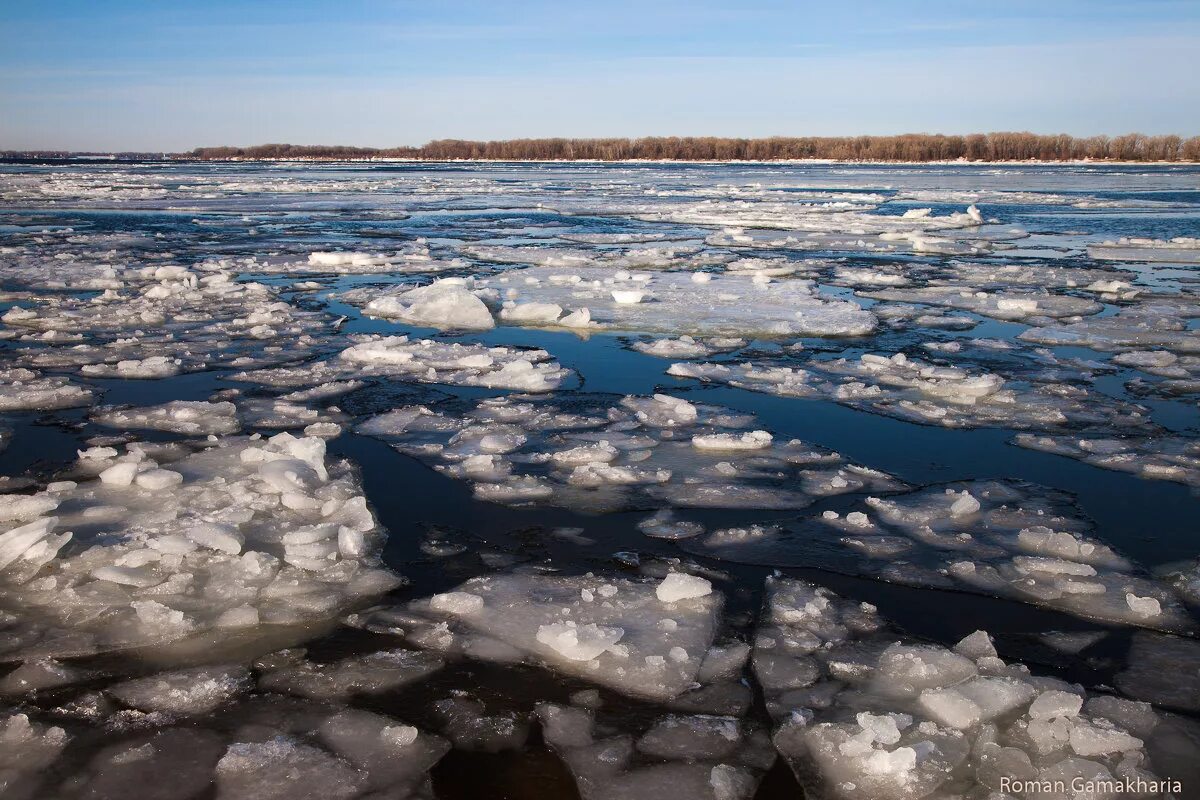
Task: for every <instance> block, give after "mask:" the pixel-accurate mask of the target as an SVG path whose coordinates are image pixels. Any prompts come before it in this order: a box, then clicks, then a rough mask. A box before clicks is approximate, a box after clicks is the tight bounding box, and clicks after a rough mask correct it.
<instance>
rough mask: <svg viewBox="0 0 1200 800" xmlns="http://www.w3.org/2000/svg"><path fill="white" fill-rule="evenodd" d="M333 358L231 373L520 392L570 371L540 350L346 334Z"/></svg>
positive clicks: (289, 383) (545, 387)
mask: <svg viewBox="0 0 1200 800" xmlns="http://www.w3.org/2000/svg"><path fill="white" fill-rule="evenodd" d="M347 338H348V339H349V341H351V342H354V344H352V345H351V346H349V347H347V348H346V349H344V350H342V351H341V353H339V354H338V356H337V358H334V359H329V360H326V361H317V362H312V363H309V364H305V365H303V366H300V367H276V368H268V369H256V370H254V371H252V372H241V373H236V374H234V375H233V376H232V378H233V379H234V380H238V381H244V382H247V383H256V384H260V385H265V386H271V387H275V388H291V389H297V390H300V389H306V388H309V387H312V386H313V385H314V384H320V383H329V382H345V381H355V382H358V381H362V380H365V379H370V378H390V379H399V380H404V381H412V382H415V383H442V384H448V385H452V386H483V387H488V388H492V389H514V390H519V391H524V392H548V391H551V390H553V389H557V388H558V387H559V386H560V385H561V384H562V383H563V382H564V381H565V380H566V379H567V378H568V377H569V376H570V375H572V374H573V373H572V372H571V371H570V370H568V369H565V368H563V367H562V366H561V365H560V364H559V363H558V362H557V361H554V360H552V359H551V357H550V354H549V353H547V352H546V351H545V350H534V349H521V348H516V347H488V346H486V345H482V344H462V343H459V342H440V341H436V340H433V339H412V338H409V337H407V336H350V337H347Z"/></svg>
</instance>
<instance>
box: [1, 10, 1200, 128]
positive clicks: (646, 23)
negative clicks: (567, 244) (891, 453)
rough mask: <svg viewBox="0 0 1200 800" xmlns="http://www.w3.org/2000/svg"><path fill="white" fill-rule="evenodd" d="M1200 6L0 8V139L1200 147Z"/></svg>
mask: <svg viewBox="0 0 1200 800" xmlns="http://www.w3.org/2000/svg"><path fill="white" fill-rule="evenodd" d="M1198 76H1200V0H1136V1H1131V2H1108V1H1107V0H1061V1H1058V2H1056V1H1055V0H1040V1H1039V2H1031V1H1027V0H1006V1H1005V2H982V1H980V0H954V1H953V2H950V1H947V0H905V1H903V2H902V1H900V0H897V1H895V2H892V1H890V0H875V1H874V2H855V0H841V2H828V1H826V2H820V3H809V2H802V1H801V0H793V1H792V2H776V1H773V0H772V1H769V2H768V1H764V0H738V1H737V2H729V0H726V1H725V2H713V1H712V0H686V1H685V0H679V1H676V0H665V1H664V2H655V0H637V1H636V2H631V1H627V0H615V1H614V2H591V3H583V2H572V0H522V1H521V2H508V1H507V0H480V1H478V2H476V1H475V0H472V1H471V2H454V1H452V0H451V1H447V2H438V0H424V1H423V2H408V1H407V0H340V2H310V0H287V2H276V0H258V1H257V2H246V1H245V0H242V1H240V2H228V1H226V0H190V2H170V1H169V0H146V1H145V2H131V1H130V0H104V1H103V2H97V0H38V1H37V2H33V1H32V0H21V1H18V0H0V149H71V150H100V151H105V150H146V151H159V150H163V151H182V150H190V149H192V148H194V147H199V146H208V145H223V144H231V145H250V144H260V143H265V142H288V143H292V144H347V145H361V146H376V147H389V146H396V145H417V144H422V143H424V142H426V141H429V140H431V139H438V138H460V139H506V138H516V137H540V136H573V137H594V136H651V135H695V136H745V137H757V136H772V135H782V136H788V135H792V136H804V135H809V136H824V135H858V134H893V133H906V132H927V133H969V132H975V131H994V130H1031V131H1035V132H1038V133H1070V134H1074V135H1093V134H1110V135H1113V134H1120V133H1127V132H1129V131H1133V130H1137V131H1141V132H1143V133H1178V134H1182V135H1196V134H1200V77H1198Z"/></svg>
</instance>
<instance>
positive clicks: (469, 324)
mask: <svg viewBox="0 0 1200 800" xmlns="http://www.w3.org/2000/svg"><path fill="white" fill-rule="evenodd" d="M365 311H366V312H367V313H368V314H370V315H372V316H376V317H386V318H389V319H398V320H400V321H402V322H407V323H409V324H411V325H422V326H427V327H431V328H443V329H452V328H461V329H469V330H488V329H491V328H493V327H495V325H496V323H495V321H494V320H493V319H492V313H491V311H489V310H488V307H487V306H486V305H484V303H483V301H482V300H480V299H479V298H478V297H476V296H475V295H474V294H472V293H471V291H470V289H469V288H468V286H467V284H465V283H464V282H463V280H462V279H461V278H447V279H445V280H440V281H435V282H434V283H431V284H429V285H428V286H421V287H419V288H416V289H411V290H409V291H407V292H404V293H402V294H399V295H387V296H384V297H378V298H376V299H374V300H372V301H371V302H369V303H367V305H366V308H365Z"/></svg>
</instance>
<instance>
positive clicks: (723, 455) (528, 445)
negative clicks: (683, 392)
mask: <svg viewBox="0 0 1200 800" xmlns="http://www.w3.org/2000/svg"><path fill="white" fill-rule="evenodd" d="M579 399H580V400H583V398H579ZM753 421H754V420H753V418H752V417H749V416H746V415H738V414H734V413H732V412H729V411H728V410H726V409H722V408H720V407H717V406H709V405H697V404H693V403H690V402H688V401H686V400H682V399H679V398H675V397H671V396H669V395H662V394H659V395H654V396H652V397H637V396H630V397H626V398H622V399H617V398H612V397H605V396H600V397H594V398H591V399H590V401H589V402H587V403H586V404H584V403H582V402H576V403H574V404H572V406H571V407H570V408H569V410H568V408H567V407H564V406H559V405H557V404H554V403H550V402H545V401H540V400H526V401H514V400H510V399H504V398H498V399H497V398H490V399H485V400H481V401H479V402H478V403H475V404H472V405H470V406H467V407H465V408H464V409H463V410H462V411H461V412H460V413H454V411H452V410H451V409H450V408H448V407H447V408H442V407H439V410H437V411H434V410H432V409H430V408H427V407H424V406H407V407H403V408H399V409H395V410H393V411H390V412H387V413H385V414H382V415H379V416H377V417H374V418H372V419H370V420H368V421H366V422H365V423H363V424H362V425H360V426H359V429H358V430H359V432H361V433H366V434H368V435H372V436H378V437H381V438H384V439H385V440H387V441H389V442H391V443H392V445H393V447H395V448H396V449H398V450H399V451H400V452H402V453H406V454H408V455H412V456H415V457H417V458H420V459H422V460H423V461H427V462H430V463H432V464H433V465H434V467H435V468H437V469H438V470H440V471H442V472H444V473H445V474H447V475H450V476H451V477H455V478H459V479H463V480H468V481H471V483H472V484H473V485H474V491H475V495H476V496H477V497H479V498H481V499H484V500H491V501H494V502H500V503H506V504H524V503H541V504H547V505H555V506H562V507H567V508H577V509H581V510H593V511H612V510H618V509H622V508H630V507H638V506H644V505H655V504H657V503H660V502H666V503H668V504H670V505H672V506H682V507H708V508H776V509H778V508H802V507H804V506H807V505H809V504H810V503H811V502H812V501H813V499H814V498H815V497H818V496H824V495H827V494H838V493H842V492H850V491H859V490H862V489H865V488H871V489H874V490H876V491H891V490H894V489H896V488H898V487H901V486H903V484H901V483H900V482H898V481H896V480H894V479H892V478H891V477H890V476H887V475H885V474H883V473H880V472H876V471H873V470H869V469H866V468H863V467H858V466H854V465H851V464H847V463H846V462H845V460H844V459H843V458H842V457H841V456H839V455H837V454H836V453H833V452H830V451H827V450H822V449H820V448H814V447H811V446H809V445H806V444H804V443H803V442H800V441H798V440H790V441H782V440H781V441H776V440H775V439H774V437H772V435H771V434H770V433H769V432H767V431H761V430H753V429H752V427H751V426H752V425H753Z"/></svg>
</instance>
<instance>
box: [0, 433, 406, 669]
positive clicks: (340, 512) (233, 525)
mask: <svg viewBox="0 0 1200 800" xmlns="http://www.w3.org/2000/svg"><path fill="white" fill-rule="evenodd" d="M213 444H214V445H215V446H213V447H211V448H210V449H207V450H203V451H200V452H194V453H191V454H190V455H186V454H187V453H188V448H178V447H175V446H161V447H159V446H156V447H150V448H149V450H147V449H145V448H147V447H149V446H148V445H143V444H139V445H131V446H130V448H129V451H128V452H127V453H125V454H123V455H121V454H118V453H117V451H116V450H115V449H109V450H103V449H102V450H97V451H94V452H87V453H85V454H84V455H85V456H87V457H85V458H81V460H80V462H79V465H78V469H79V470H80V471H81V477H82V476H86V475H88V474H91V475H98V476H99V479H97V480H86V479H81V480H79V481H77V482H68V483H62V484H59V485H57V486H55V487H54V490H53V493H52V496H53V498H54V501H55V506H57V507H56V508H51V507H50V505H49V504H43V505H42V507H43V508H44V510H45V511H47V512H48V511H54V512H55V513H57V514H58V516H57V517H53V516H44V517H41V518H39V519H36V520H34V521H32V522H28V523H25V524H23V525H20V524H18V525H14V524H13V523H12V522H8V523H0V530H3V529H7V530H4V532H0V571H2V573H3V580H2V581H0V596H2V597H3V598H4V602H5V603H6V604H10V603H12V604H16V605H17V607H19V608H21V609H22V611H21V614H20V619H21V621H22V624H31V625H32V624H37V625H39V626H44V627H46V629H47V630H48V631H53V632H54V633H53V634H52V635H49V636H48V641H50V642H51V644H50V645H49V647H48V648H46V646H45V645H43V644H40V643H39V642H37V641H35V640H32V639H31V640H30V641H29V643H28V645H22V644H20V643H18V644H17V645H16V647H15V649H14V650H13V652H12V655H14V656H17V657H20V655H21V652H22V647H25V646H28V647H32V648H35V652H36V648H39V647H41V648H45V649H43V650H42V651H41V652H39V655H55V654H56V653H57V650H56V647H58V646H61V647H63V648H65V652H67V653H70V654H72V655H74V654H76V653H77V652H78V651H77V650H76V648H80V647H82V648H83V652H103V651H107V650H113V649H124V648H129V647H165V646H167V645H168V644H171V643H180V642H181V640H184V639H187V638H188V637H191V636H201V635H205V636H209V640H208V643H207V644H206V645H205V646H206V648H207V649H208V650H210V651H218V650H217V648H219V646H220V645H221V643H222V641H223V639H224V638H225V637H226V636H230V635H232V634H235V633H238V634H239V635H245V634H246V633H249V631H248V630H247V629H250V628H254V629H258V628H259V626H261V625H290V624H311V623H313V622H316V621H318V620H321V619H326V618H329V617H333V616H336V615H337V614H338V613H339V611H340V610H341V609H343V608H344V607H346V606H348V605H350V604H352V603H354V602H357V601H358V600H359V599H360V598H363V597H367V596H371V595H373V594H381V593H383V592H386V591H388V590H389V589H390V588H393V587H394V586H395V585H397V582H398V581H397V578H396V577H395V576H394V575H392V574H391V573H389V572H387V571H386V570H382V569H380V568H378V567H376V566H375V561H374V559H375V556H376V554H377V553H378V551H379V548H380V546H381V536H380V532H379V530H378V528H377V526H376V524H375V520H374V518H373V517H372V516H371V513H370V511H369V510H368V508H367V506H366V501H365V498H363V497H362V494H361V490H360V489H359V488H358V485H357V482H356V479H355V477H354V475H353V473H352V472H351V470H350V468H349V465H347V464H342V463H336V464H330V466H328V467H327V466H326V463H325V448H324V442H323V441H322V440H319V439H301V438H296V437H293V436H291V435H289V434H280V435H278V436H276V437H272V438H271V439H247V438H227V439H221V440H217V441H214V442H213ZM173 447H174V449H173ZM148 452H152V453H154V454H155V455H156V457H158V458H161V459H164V460H166V459H168V458H170V459H175V460H174V461H173V463H171V469H170V470H165V469H162V468H159V467H155V466H154V461H153V460H151V459H150V458H149V457H148V455H147V453H148ZM160 473H165V474H166V475H169V476H171V477H170V479H169V480H163V481H161V482H155V481H151V483H150V485H149V486H147V485H146V481H144V480H142V477H143V476H149V477H150V478H152V479H154V478H156V477H157V476H158V475H159V474H160ZM264 475H265V476H266V477H270V478H272V479H273V480H275V481H276V483H277V484H279V485H283V486H285V488H286V490H287V491H284V492H281V491H280V490H279V485H271V484H270V483H268V482H267V481H265V480H264V479H263V478H264ZM289 476H292V477H289ZM164 477H166V476H165V475H164ZM156 487H161V488H156ZM289 493H290V494H289ZM302 498H306V499H308V500H310V501H311V502H298V500H299V499H302ZM64 505H65V507H66V508H68V509H69V511H68V512H67V513H66V514H63V513H62V512H60V511H58V509H60V508H63V507H64ZM318 525H325V526H329V527H328V528H318V530H321V531H322V535H325V532H328V534H329V535H331V536H334V537H337V535H338V534H339V532H341V531H342V530H343V529H344V530H345V531H346V532H347V533H346V534H345V537H344V538H345V541H346V543H347V544H348V545H349V544H353V547H351V546H347V547H343V548H340V549H339V544H341V543H340V542H339V541H338V539H337V538H334V540H333V549H332V551H331V552H329V553H321V554H317V553H312V552H308V551H304V550H297V547H299V548H304V547H305V546H306V545H304V544H300V543H298V542H296V541H295V539H292V540H290V541H285V537H287V536H289V535H294V534H297V532H302V531H306V530H312V529H314V527H315V526H318ZM70 530H74V531H75V539H74V540H72V538H71V534H70V533H68V532H67V531H70ZM58 531H63V532H61V533H60V532H58ZM81 532H85V533H81ZM68 541H73V542H78V545H75V544H72V547H71V548H65V547H64V546H65V545H66V544H67V543H68ZM309 544H310V545H311V543H309ZM317 544H321V542H319V541H318V542H317ZM322 546H323V545H322ZM83 609H87V610H88V611H87V612H86V613H84V612H83ZM55 636H57V637H58V639H59V641H61V643H62V644H61V645H54V644H53V641H54V637H55ZM81 641H84V642H86V645H81V644H80V642H81Z"/></svg>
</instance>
